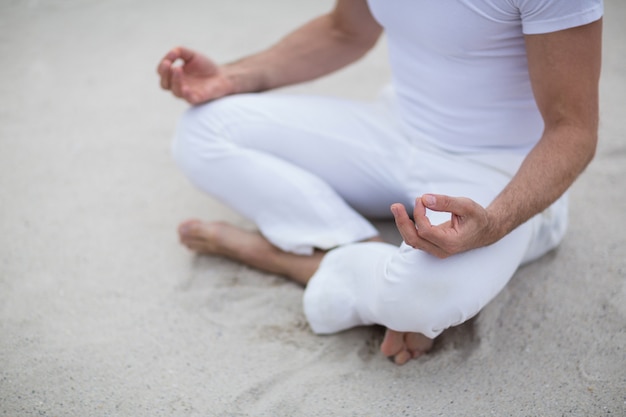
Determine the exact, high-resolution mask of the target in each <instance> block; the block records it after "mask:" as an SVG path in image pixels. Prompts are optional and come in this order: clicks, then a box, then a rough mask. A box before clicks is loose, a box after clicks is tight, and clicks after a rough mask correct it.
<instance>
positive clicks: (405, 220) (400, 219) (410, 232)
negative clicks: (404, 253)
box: [391, 204, 419, 247]
mask: <svg viewBox="0 0 626 417" xmlns="http://www.w3.org/2000/svg"><path fill="white" fill-rule="evenodd" d="M391 212H392V213H393V217H394V219H395V221H396V227H397V228H398V231H399V232H400V235H402V239H403V240H404V242H405V243H406V244H407V245H409V246H413V247H415V246H414V245H416V244H417V243H418V239H419V236H418V235H417V229H416V228H415V223H413V221H412V220H411V219H410V218H409V214H408V213H407V212H406V209H405V208H404V205H402V204H393V205H392V206H391Z"/></svg>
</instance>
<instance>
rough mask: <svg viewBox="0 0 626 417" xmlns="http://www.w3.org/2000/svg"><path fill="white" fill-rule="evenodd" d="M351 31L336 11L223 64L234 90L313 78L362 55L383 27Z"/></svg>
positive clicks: (260, 89)
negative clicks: (346, 27) (276, 41)
mask: <svg viewBox="0 0 626 417" xmlns="http://www.w3.org/2000/svg"><path fill="white" fill-rule="evenodd" d="M366 29H367V30H366V31H365V33H359V34H355V33H350V32H349V31H347V30H346V29H345V28H343V27H341V26H339V25H338V22H337V19H336V18H334V16H333V15H332V14H328V15H323V16H321V17H318V18H317V19H315V20H312V21H311V22H309V23H307V24H306V25H304V26H302V27H300V28H299V29H298V30H296V31H294V32H292V33H291V34H289V35H287V36H286V37H285V38H283V39H282V40H281V41H280V42H278V43H277V44H276V45H274V46H272V47H271V48H269V49H267V50H265V51H263V52H260V53H258V54H255V55H252V56H249V57H246V58H243V59H241V60H239V61H236V62H233V63H231V64H227V65H225V66H223V67H222V71H223V74H224V75H226V76H227V77H228V78H230V79H231V80H232V82H233V85H234V93H245V92H256V91H264V90H270V89H273V88H277V87H282V86H286V85H291V84H296V83H300V82H305V81H309V80H313V79H315V78H318V77H321V76H323V75H326V74H329V73H331V72H333V71H336V70H338V69H340V68H342V67H344V66H346V65H348V64H350V63H352V62H354V61H356V60H357V59H359V58H360V57H362V56H363V55H364V54H365V53H366V52H367V51H369V50H370V49H371V48H372V47H373V46H374V45H375V43H376V40H377V39H378V37H379V35H380V28H377V27H372V25H370V27H369V28H366Z"/></svg>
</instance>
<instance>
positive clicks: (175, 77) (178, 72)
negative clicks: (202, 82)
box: [170, 67, 183, 97]
mask: <svg viewBox="0 0 626 417" xmlns="http://www.w3.org/2000/svg"><path fill="white" fill-rule="evenodd" d="M171 72H172V77H171V85H170V89H171V90H172V93H174V95H175V96H176V97H182V96H183V69H182V68H180V67H174V68H172V69H171Z"/></svg>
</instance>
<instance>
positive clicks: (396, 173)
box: [158, 0, 603, 364]
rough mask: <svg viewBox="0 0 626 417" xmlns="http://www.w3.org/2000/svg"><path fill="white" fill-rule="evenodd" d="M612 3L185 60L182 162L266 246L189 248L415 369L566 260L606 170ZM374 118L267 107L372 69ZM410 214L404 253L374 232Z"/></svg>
mask: <svg viewBox="0 0 626 417" xmlns="http://www.w3.org/2000/svg"><path fill="white" fill-rule="evenodd" d="M602 13H603V5H602V1H601V0H479V1H476V0H453V1H425V0H368V1H366V0H337V2H336V4H335V6H334V8H333V10H332V11H330V12H329V13H327V14H325V15H322V16H320V17H318V18H316V19H314V20H312V21H310V22H309V23H307V24H305V25H303V26H302V27H300V28H298V29H296V30H295V31H294V32H292V33H291V34H289V35H287V36H286V37H285V38H283V39H282V40H281V41H279V42H278V43H277V44H275V45H274V46H272V47H270V48H269V49H267V50H265V51H262V52H260V53H258V54H255V55H252V56H248V57H245V58H243V59H241V60H239V61H237V62H233V63H229V64H225V65H218V64H216V63H214V62H213V61H211V60H210V59H209V58H207V57H205V56H203V55H201V54H199V53H198V52H195V51H192V50H190V49H187V48H184V47H178V48H174V49H172V50H171V51H170V52H168V53H167V55H166V56H165V57H164V58H163V59H162V61H161V62H160V63H159V66H158V73H159V75H160V79H161V86H162V87H163V88H164V89H166V90H170V91H171V92H172V93H173V94H174V95H175V96H176V97H179V98H182V99H184V100H186V101H188V102H189V103H190V104H192V105H193V106H192V107H191V108H190V109H189V110H188V111H187V112H186V113H185V114H184V115H183V116H182V118H181V121H180V123H179V126H178V128H177V131H176V135H175V141H174V146H173V152H174V157H175V160H176V161H177V163H178V165H179V166H180V168H181V169H182V171H183V172H184V173H185V175H187V176H188V177H189V179H190V180H191V182H193V183H194V184H195V185H196V186H197V187H198V188H200V189H201V190H202V191H204V192H206V193H208V194H210V195H211V196H214V197H215V198H217V199H219V200H221V201H222V202H224V203H225V204H227V205H228V206H230V207H231V208H232V209H233V210H235V211H237V212H238V213H240V214H241V215H243V216H245V217H247V218H249V219H251V220H252V221H253V222H254V223H255V224H256V225H257V226H258V230H259V231H258V232H250V231H246V230H243V229H241V228H239V227H237V226H235V225H231V224H226V223H219V222H218V223H205V222H202V221H200V220H188V221H185V222H184V223H182V224H181V225H180V226H179V229H178V231H179V234H180V239H181V241H182V243H183V244H184V245H186V246H187V247H189V248H190V249H191V250H194V251H196V252H198V253H208V254H216V255H222V256H226V257H228V258H231V259H234V260H236V261H239V262H243V263H245V264H247V265H250V266H252V267H255V268H258V269H260V270H264V271H268V272H271V273H275V274H282V275H284V276H286V277H289V278H291V279H293V280H295V281H297V282H299V283H301V284H303V285H305V286H306V289H305V293H304V311H305V314H306V317H307V319H308V321H309V323H310V326H311V328H312V329H313V331H314V332H316V333H320V334H326V333H334V332H339V331H341V330H344V329H347V328H350V327H354V326H361V325H369V324H379V325H382V326H385V327H386V328H387V330H386V334H385V338H384V340H383V342H382V345H381V351H382V353H383V354H384V355H386V356H390V357H392V358H393V360H394V361H395V363H397V364H404V363H405V362H407V361H408V360H410V359H412V358H416V357H418V356H420V355H421V354H423V353H424V352H426V351H428V349H429V348H430V347H431V345H432V340H433V339H434V338H435V337H436V336H437V335H439V334H440V333H441V332H443V331H444V330H445V329H446V328H449V327H451V326H455V325H458V324H460V323H463V322H464V321H466V320H467V319H469V318H471V317H472V316H474V315H475V314H477V313H478V312H479V311H480V310H481V309H482V308H483V307H484V306H485V305H486V304H487V303H488V302H489V301H490V300H492V299H493V298H494V297H495V296H496V295H497V294H498V292H499V291H500V290H501V289H502V288H503V287H504V286H505V285H506V283H507V282H508V281H509V279H510V278H511V276H512V275H513V274H514V272H515V270H516V269H517V268H518V267H519V266H520V265H521V264H523V263H525V262H529V261H531V260H533V259H536V258H538V257H540V256H542V255H543V254H545V253H546V252H547V251H549V250H551V249H553V248H555V247H556V246H557V245H558V244H559V242H560V241H561V240H562V238H563V235H564V232H565V229H566V224H567V199H566V190H567V189H568V188H569V187H570V186H571V185H572V183H573V182H574V181H575V179H576V178H577V176H578V175H579V174H580V173H581V172H582V171H583V170H584V168H585V167H586V166H587V164H588V163H589V162H590V161H591V159H592V158H593V155H594V152H595V148H596V142H597V128H598V78H599V74H600V60H601V31H602V20H601V18H602ZM383 31H384V32H385V35H386V41H387V42H388V45H389V58H390V65H391V69H392V80H391V86H390V87H389V88H387V89H386V90H385V91H384V92H383V93H381V96H380V99H379V100H376V101H375V102H360V101H352V100H345V99H340V98H331V97H314V96H303V95H293V94H292V95H288V94H278V93H271V94H267V93H265V94H259V92H262V91H267V90H272V89H275V88H277V87H282V86H286V85H291V84H295V83H300V82H305V81H309V80H312V79H315V78H318V77H321V76H324V75H326V74H329V73H331V72H333V71H336V70H338V69H340V68H342V67H345V66H346V65H349V64H351V63H353V62H355V61H357V60H358V59H359V58H361V57H362V56H363V55H365V54H366V53H367V52H368V51H369V50H370V49H371V48H372V47H373V46H374V45H375V44H376V42H377V40H378V39H379V38H380V37H381V34H382V33H383ZM391 214H392V215H393V216H394V218H395V221H396V225H397V227H398V229H399V231H400V233H401V235H402V237H403V240H404V242H403V243H402V244H401V245H400V246H399V247H398V246H395V245H391V244H387V243H383V242H382V241H381V239H380V237H379V236H378V232H377V230H376V229H375V228H374V227H373V226H372V224H371V223H370V222H369V221H368V220H367V219H371V218H380V217H385V216H390V215H391Z"/></svg>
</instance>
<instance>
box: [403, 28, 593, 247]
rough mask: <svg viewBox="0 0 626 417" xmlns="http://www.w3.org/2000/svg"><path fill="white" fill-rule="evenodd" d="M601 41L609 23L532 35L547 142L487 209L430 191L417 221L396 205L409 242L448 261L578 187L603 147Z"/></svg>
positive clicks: (531, 57)
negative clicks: (441, 215)
mask: <svg viewBox="0 0 626 417" xmlns="http://www.w3.org/2000/svg"><path fill="white" fill-rule="evenodd" d="M601 38H602V21H601V20H598V21H596V22H594V23H590V24H588V25H584V26H580V27H575V28H571V29H567V30H563V31H559V32H554V33H548V34H542V35H529V36H526V49H527V55H528V68H529V73H530V79H531V83H532V87H533V91H534V94H535V100H536V102H537V106H538V107H539V110H540V112H541V115H542V117H543V119H544V125H545V129H544V132H543V135H542V138H541V140H540V141H539V142H538V143H537V145H536V146H535V147H534V148H533V150H532V151H531V152H530V153H529V155H528V156H527V157H526V159H525V160H524V162H523V164H522V166H521V167H520V169H519V171H518V172H517V174H516V175H515V176H514V177H513V179H512V180H511V182H510V183H509V184H508V185H507V187H505V189H504V190H503V191H502V192H501V193H500V194H499V195H498V196H497V197H496V199H495V200H494V201H493V202H492V203H491V204H490V205H489V207H487V208H486V209H484V208H483V207H481V206H480V205H478V204H477V203H475V202H473V201H472V200H470V199H467V198H458V197H449V196H443V195H424V196H422V197H421V198H419V199H417V200H416V205H415V211H414V220H415V224H413V223H412V222H411V221H410V219H409V218H408V216H407V214H406V211H405V210H404V208H403V207H401V206H400V205H394V206H392V211H393V213H394V216H395V217H396V223H397V225H398V228H399V230H400V232H401V233H402V235H403V237H404V240H405V242H407V244H409V245H411V246H413V247H414V248H417V249H422V250H425V251H427V252H429V253H431V254H433V255H436V256H439V257H442V258H445V257H447V256H450V255H453V254H455V253H459V252H463V251H466V250H470V249H474V248H478V247H481V246H486V245H489V244H491V243H494V242H496V241H498V240H499V239H501V238H502V237H504V236H505V235H506V234H508V233H509V232H511V231H512V230H513V229H515V228H516V227H517V226H519V225H520V224H522V223H524V222H525V221H526V220H528V219H530V218H531V217H533V216H534V215H536V214H538V213H540V212H542V211H543V210H545V209H546V208H547V207H548V206H549V205H550V204H552V203H553V202H554V201H556V200H557V199H558V198H559V197H560V196H561V195H562V194H563V193H564V192H565V190H567V189H568V188H569V187H570V186H571V185H572V183H573V182H574V180H575V179H576V178H577V177H578V175H579V174H580V173H581V172H582V171H583V170H584V169H585V167H586V166H587V164H588V163H589V162H590V161H591V159H592V158H593V156H594V153H595V149H596V143H597V130H598V80H599V76H600V61H601ZM426 208H430V209H432V210H436V211H444V212H450V213H451V220H450V222H447V223H445V224H443V225H439V226H432V225H431V224H430V222H429V221H428V218H427V217H426ZM415 225H417V231H416V229H415ZM407 239H408V240H407Z"/></svg>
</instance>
